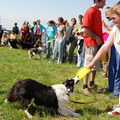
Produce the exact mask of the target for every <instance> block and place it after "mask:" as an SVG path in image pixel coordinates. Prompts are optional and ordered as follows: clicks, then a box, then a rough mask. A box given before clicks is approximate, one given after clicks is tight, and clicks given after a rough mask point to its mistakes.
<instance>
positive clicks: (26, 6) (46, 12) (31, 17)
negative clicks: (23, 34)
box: [0, 0, 119, 29]
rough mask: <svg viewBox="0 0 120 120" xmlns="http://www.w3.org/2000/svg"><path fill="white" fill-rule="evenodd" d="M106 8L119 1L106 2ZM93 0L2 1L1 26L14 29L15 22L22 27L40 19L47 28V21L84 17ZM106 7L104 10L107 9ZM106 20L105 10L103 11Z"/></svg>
mask: <svg viewBox="0 0 120 120" xmlns="http://www.w3.org/2000/svg"><path fill="white" fill-rule="evenodd" d="M106 1H107V2H106V6H105V7H107V6H113V5H114V4H115V3H117V2H118V1H119V0H106ZM92 4H93V0H0V16H1V20H0V21H1V24H2V25H3V27H5V28H7V29H12V27H13V25H14V22H17V23H18V26H19V27H21V26H22V23H23V22H24V21H29V22H30V24H31V25H32V22H33V21H35V20H37V19H40V20H41V24H43V25H44V26H46V23H47V21H49V20H51V19H53V20H55V21H57V18H58V17H61V16H62V17H63V18H64V19H67V20H68V21H70V19H71V18H72V17H75V18H76V19H77V16H78V15H79V14H82V15H84V13H85V11H86V10H87V8H89V7H90V6H91V5H92ZM105 7H104V8H105ZM102 15H103V18H104V9H103V10H102Z"/></svg>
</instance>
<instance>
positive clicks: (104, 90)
mask: <svg viewBox="0 0 120 120" xmlns="http://www.w3.org/2000/svg"><path fill="white" fill-rule="evenodd" d="M102 91H103V92H112V90H110V89H109V88H104V89H102Z"/></svg>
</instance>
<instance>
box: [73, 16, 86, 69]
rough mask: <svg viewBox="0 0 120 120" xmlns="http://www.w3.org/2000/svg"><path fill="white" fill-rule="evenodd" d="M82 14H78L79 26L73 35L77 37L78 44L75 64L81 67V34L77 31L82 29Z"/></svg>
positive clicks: (82, 39)
mask: <svg viewBox="0 0 120 120" xmlns="http://www.w3.org/2000/svg"><path fill="white" fill-rule="evenodd" d="M83 19H84V18H83V15H79V23H80V24H79V25H80V26H79V27H78V30H77V32H75V36H76V38H77V46H78V51H77V66H76V67H78V68H80V67H83V54H84V52H83V41H84V38H83V35H80V34H79V33H80V32H81V29H82V24H83ZM73 32H74V31H73Z"/></svg>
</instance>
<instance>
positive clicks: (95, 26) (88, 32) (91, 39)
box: [81, 0, 106, 95]
mask: <svg viewBox="0 0 120 120" xmlns="http://www.w3.org/2000/svg"><path fill="white" fill-rule="evenodd" d="M105 2H106V0H94V4H93V5H92V6H91V7H90V8H88V10H87V11H86V13H85V15H84V22H83V28H82V31H81V32H83V33H84V47H85V63H84V66H86V65H87V64H89V63H90V62H91V61H92V59H93V58H94V56H95V55H96V53H97V51H98V49H99V48H100V46H101V45H102V44H103V43H104V42H103V36H102V18H101V11H100V10H99V9H100V8H103V7H104V6H105ZM98 69H99V63H97V64H96V65H95V66H94V67H93V69H91V79H90V84H89V85H90V88H96V87H97V86H96V85H95V84H94V79H95V75H96V71H97V70H98ZM83 80H84V82H83V84H84V85H83V92H84V94H85V95H92V92H91V91H90V89H89V88H88V74H87V75H86V76H85V77H84V79H83Z"/></svg>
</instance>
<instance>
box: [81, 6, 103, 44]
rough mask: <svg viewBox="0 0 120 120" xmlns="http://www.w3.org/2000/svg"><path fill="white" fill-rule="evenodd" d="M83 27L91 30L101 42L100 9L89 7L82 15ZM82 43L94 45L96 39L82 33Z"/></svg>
mask: <svg viewBox="0 0 120 120" xmlns="http://www.w3.org/2000/svg"><path fill="white" fill-rule="evenodd" d="M83 27H87V28H88V29H89V30H90V31H92V32H93V33H94V34H95V35H97V36H98V37H99V38H100V39H101V41H102V44H103V43H104V41H103V36H102V18H101V11H100V10H99V9H97V8H95V7H90V8H89V9H88V10H87V11H86V13H85V15H84V22H83ZM83 37H84V45H85V46H96V45H97V43H96V40H95V39H93V38H91V37H90V36H88V35H86V34H84V36H83Z"/></svg>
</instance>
